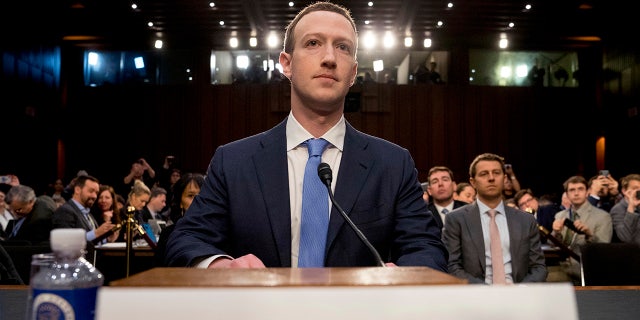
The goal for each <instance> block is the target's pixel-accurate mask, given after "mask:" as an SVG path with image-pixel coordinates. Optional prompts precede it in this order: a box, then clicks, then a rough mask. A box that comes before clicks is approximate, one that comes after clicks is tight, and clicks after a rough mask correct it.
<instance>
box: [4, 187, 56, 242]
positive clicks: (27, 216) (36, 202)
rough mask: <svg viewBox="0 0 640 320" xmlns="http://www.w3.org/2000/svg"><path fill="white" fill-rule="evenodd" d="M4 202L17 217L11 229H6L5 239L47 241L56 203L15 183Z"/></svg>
mask: <svg viewBox="0 0 640 320" xmlns="http://www.w3.org/2000/svg"><path fill="white" fill-rule="evenodd" d="M6 202H7V204H8V205H9V210H10V211H11V212H12V213H13V214H14V215H15V216H16V217H17V219H16V220H15V222H14V225H13V227H12V229H11V231H9V230H7V241H28V242H30V243H31V244H42V243H48V242H49V234H50V233H51V229H52V228H53V227H52V220H51V219H52V217H53V213H54V212H55V211H56V204H55V202H54V201H53V199H51V197H50V196H46V195H41V196H39V197H36V193H35V191H34V190H33V188H31V187H29V186H25V185H16V186H13V187H11V189H9V192H7V195H6Z"/></svg>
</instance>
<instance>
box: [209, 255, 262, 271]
mask: <svg viewBox="0 0 640 320" xmlns="http://www.w3.org/2000/svg"><path fill="white" fill-rule="evenodd" d="M218 268H266V267H265V266H264V263H262V260H260V259H258V257H256V256H254V255H253V254H248V255H244V256H242V257H240V258H236V259H233V260H231V259H227V258H219V259H216V260H214V261H213V262H211V264H210V265H209V269H218Z"/></svg>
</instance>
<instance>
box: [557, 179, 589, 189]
mask: <svg viewBox="0 0 640 320" xmlns="http://www.w3.org/2000/svg"><path fill="white" fill-rule="evenodd" d="M569 183H574V184H575V183H582V184H584V186H585V188H587V189H589V184H587V179H585V178H584V177H583V176H573V177H569V179H567V181H565V182H564V183H563V184H562V187H563V188H564V191H565V192H566V191H567V188H568V187H569Z"/></svg>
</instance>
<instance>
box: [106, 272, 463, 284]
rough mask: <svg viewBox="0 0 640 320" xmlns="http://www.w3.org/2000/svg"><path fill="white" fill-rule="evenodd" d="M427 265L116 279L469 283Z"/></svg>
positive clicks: (131, 281) (159, 274)
mask: <svg viewBox="0 0 640 320" xmlns="http://www.w3.org/2000/svg"><path fill="white" fill-rule="evenodd" d="M466 283H467V280H464V279H460V278H457V277H454V276H452V275H450V274H447V273H444V272H440V271H436V270H433V269H431V268H426V267H398V268H383V267H365V268H265V269H194V268H154V269H151V270H147V271H143V272H140V273H138V274H135V275H132V276H130V277H128V278H126V279H121V280H117V281H113V282H111V283H110V286H129V287H182V286H185V287H276V286H388V285H395V286H397V285H443V284H466Z"/></svg>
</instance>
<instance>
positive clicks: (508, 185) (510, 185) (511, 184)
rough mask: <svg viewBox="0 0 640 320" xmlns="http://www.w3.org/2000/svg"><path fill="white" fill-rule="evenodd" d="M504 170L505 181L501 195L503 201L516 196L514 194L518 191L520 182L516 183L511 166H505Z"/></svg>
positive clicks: (516, 179)
mask: <svg viewBox="0 0 640 320" xmlns="http://www.w3.org/2000/svg"><path fill="white" fill-rule="evenodd" d="M504 170H505V172H504V173H505V176H506V179H507V180H506V181H505V182H504V189H503V190H502V195H503V197H504V198H505V199H510V198H513V197H514V196H515V195H516V192H518V191H520V189H521V188H520V182H519V181H518V178H516V174H515V173H514V172H513V166H512V165H511V164H508V163H507V164H505V168H504Z"/></svg>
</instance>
